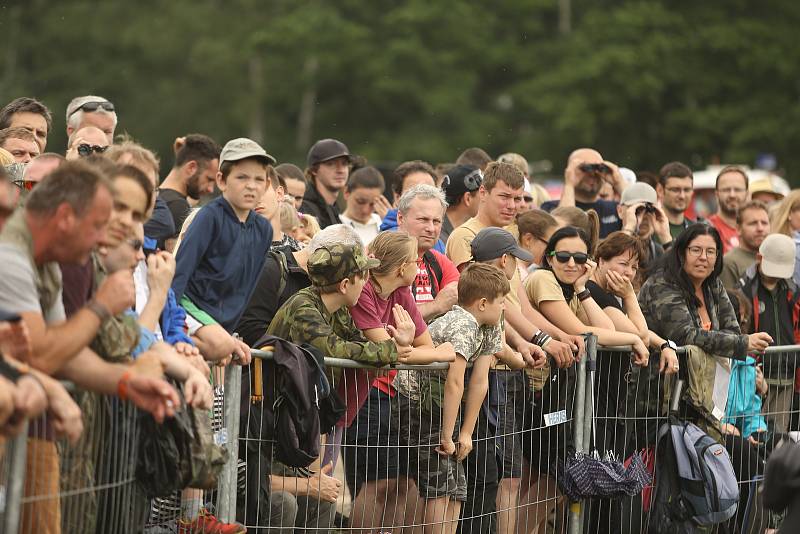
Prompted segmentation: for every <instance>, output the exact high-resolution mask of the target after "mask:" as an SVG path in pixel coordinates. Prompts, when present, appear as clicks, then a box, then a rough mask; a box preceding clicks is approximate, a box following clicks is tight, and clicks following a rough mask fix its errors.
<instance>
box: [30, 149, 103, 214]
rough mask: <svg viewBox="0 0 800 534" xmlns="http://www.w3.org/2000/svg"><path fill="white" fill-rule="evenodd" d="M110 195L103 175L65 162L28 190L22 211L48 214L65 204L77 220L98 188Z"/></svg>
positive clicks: (79, 163) (98, 171) (94, 170)
mask: <svg viewBox="0 0 800 534" xmlns="http://www.w3.org/2000/svg"><path fill="white" fill-rule="evenodd" d="M100 188H105V189H108V190H109V191H111V192H113V191H114V187H113V185H112V183H111V182H110V181H109V180H108V179H107V178H106V177H105V176H104V175H103V173H102V172H101V171H100V170H98V169H96V168H94V167H92V166H91V165H89V164H87V163H86V162H84V161H66V162H64V163H62V164H61V165H59V166H58V168H56V169H55V170H54V171H53V172H51V173H50V174H49V175H48V176H46V177H45V178H44V179H43V180H42V181H41V182H39V184H38V185H37V186H36V187H35V188H34V189H33V191H31V193H30V194H29V195H28V198H27V200H26V201H25V209H26V210H27V211H29V212H30V213H33V214H36V215H40V216H42V215H52V214H53V213H55V211H56V210H57V209H58V207H59V206H60V205H61V204H64V203H67V204H69V205H70V207H71V208H72V211H74V212H75V215H77V216H78V217H81V216H83V215H84V214H85V213H86V211H87V210H88V209H89V206H90V205H91V204H92V201H93V200H94V196H95V194H97V191H98V189H100Z"/></svg>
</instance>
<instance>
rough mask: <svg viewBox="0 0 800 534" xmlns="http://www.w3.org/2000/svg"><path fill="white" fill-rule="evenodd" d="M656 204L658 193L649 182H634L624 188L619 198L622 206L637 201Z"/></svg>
mask: <svg viewBox="0 0 800 534" xmlns="http://www.w3.org/2000/svg"><path fill="white" fill-rule="evenodd" d="M644 202H647V203H650V204H656V203H657V202H658V195H657V194H656V190H655V189H653V187H652V186H650V184H646V183H644V182H636V183H635V184H631V185H629V186H628V187H626V188H625V191H623V192H622V195H621V197H620V199H619V203H620V204H622V205H623V206H632V205H633V204H639V203H644Z"/></svg>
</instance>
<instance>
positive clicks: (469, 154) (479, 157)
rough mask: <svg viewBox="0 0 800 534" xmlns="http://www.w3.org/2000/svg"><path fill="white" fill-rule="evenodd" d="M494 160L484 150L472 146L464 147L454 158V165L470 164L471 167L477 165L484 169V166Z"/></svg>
mask: <svg viewBox="0 0 800 534" xmlns="http://www.w3.org/2000/svg"><path fill="white" fill-rule="evenodd" d="M493 161H494V160H493V159H492V157H491V156H490V155H489V154H487V153H486V151H485V150H484V149H482V148H478V147H472V148H468V149H466V150H465V151H464V152H462V153H461V155H460V156H458V159H457V160H456V165H472V166H473V167H477V168H479V169H480V170H482V171H484V170H486V166H487V165H489V164H490V163H491V162H493Z"/></svg>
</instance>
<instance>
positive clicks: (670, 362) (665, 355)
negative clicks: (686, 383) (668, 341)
mask: <svg viewBox="0 0 800 534" xmlns="http://www.w3.org/2000/svg"><path fill="white" fill-rule="evenodd" d="M678 369H680V364H679V363H678V355H677V354H675V351H674V350H672V349H671V348H669V347H664V348H663V349H662V350H661V357H660V358H659V361H658V372H659V373H664V374H665V375H674V374H675V373H677V372H678Z"/></svg>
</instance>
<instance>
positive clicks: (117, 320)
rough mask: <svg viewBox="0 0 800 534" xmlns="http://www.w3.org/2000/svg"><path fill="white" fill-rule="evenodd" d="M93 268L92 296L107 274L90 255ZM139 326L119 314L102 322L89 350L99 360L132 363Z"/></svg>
mask: <svg viewBox="0 0 800 534" xmlns="http://www.w3.org/2000/svg"><path fill="white" fill-rule="evenodd" d="M92 266H93V268H94V287H93V289H92V294H94V293H96V292H97V288H98V287H100V284H102V283H103V280H105V279H106V277H107V276H108V273H107V272H106V270H105V268H104V267H103V266H102V264H101V263H100V259H99V258H98V257H97V254H96V253H95V254H92ZM140 332H141V331H140V329H139V324H138V323H137V322H136V317H134V316H132V315H126V314H124V313H123V314H119V315H115V316H113V317H109V318H108V319H107V320H105V321H103V324H101V325H100V328H98V329H97V335H96V336H95V338H94V339H93V340H92V343H91V345H90V347H91V349H92V350H93V351H95V352H96V353H97V354H98V355H99V356H100V357H101V358H103V359H104V360H106V361H109V362H117V363H125V362H130V361H133V357H132V356H131V354H132V352H133V350H134V349H135V348H136V346H137V345H138V344H139V334H140Z"/></svg>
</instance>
